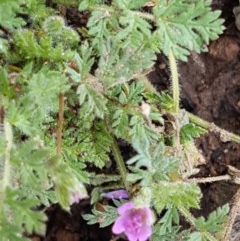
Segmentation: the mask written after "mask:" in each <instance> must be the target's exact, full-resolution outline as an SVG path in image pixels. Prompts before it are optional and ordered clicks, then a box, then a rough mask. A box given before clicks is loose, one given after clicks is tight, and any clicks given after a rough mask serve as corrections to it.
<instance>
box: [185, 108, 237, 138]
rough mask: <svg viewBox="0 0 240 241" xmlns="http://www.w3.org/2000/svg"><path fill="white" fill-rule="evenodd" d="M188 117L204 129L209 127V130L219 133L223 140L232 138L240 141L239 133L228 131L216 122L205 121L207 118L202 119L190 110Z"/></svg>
mask: <svg viewBox="0 0 240 241" xmlns="http://www.w3.org/2000/svg"><path fill="white" fill-rule="evenodd" d="M188 117H189V120H190V121H191V122H192V123H194V124H196V125H198V126H200V127H202V128H204V129H207V130H208V131H211V132H214V133H217V134H219V135H220V138H221V140H222V141H223V142H226V141H230V140H231V141H234V142H237V143H240V136H239V135H236V134H234V133H232V132H228V131H226V130H224V129H222V128H220V127H218V126H216V125H215V124H214V123H209V122H208V121H205V120H203V119H201V118H200V117H198V116H195V115H193V114H191V113H189V112H188Z"/></svg>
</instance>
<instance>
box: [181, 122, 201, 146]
mask: <svg viewBox="0 0 240 241" xmlns="http://www.w3.org/2000/svg"><path fill="white" fill-rule="evenodd" d="M203 133H204V130H203V129H202V128H201V127H199V126H196V125H195V124H193V123H188V124H186V125H184V126H182V128H181V129H180V140H181V143H184V142H187V141H191V140H193V139H194V138H197V137H200V136H201V134H203Z"/></svg>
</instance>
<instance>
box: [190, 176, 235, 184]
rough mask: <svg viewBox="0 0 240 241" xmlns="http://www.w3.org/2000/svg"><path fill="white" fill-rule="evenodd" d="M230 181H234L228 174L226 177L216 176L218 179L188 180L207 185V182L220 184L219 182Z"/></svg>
mask: <svg viewBox="0 0 240 241" xmlns="http://www.w3.org/2000/svg"><path fill="white" fill-rule="evenodd" d="M228 180H232V178H231V176H230V175H228V174H226V175H222V176H216V177H205V178H189V179H187V182H192V183H206V182H218V181H228Z"/></svg>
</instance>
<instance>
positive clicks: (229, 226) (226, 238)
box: [222, 188, 240, 241]
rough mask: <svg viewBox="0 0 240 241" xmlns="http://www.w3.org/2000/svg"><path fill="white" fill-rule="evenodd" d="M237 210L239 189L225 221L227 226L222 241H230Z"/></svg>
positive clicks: (239, 206)
mask: <svg viewBox="0 0 240 241" xmlns="http://www.w3.org/2000/svg"><path fill="white" fill-rule="evenodd" d="M239 208H240V188H238V190H237V192H236V194H235V195H234V198H233V205H232V208H231V211H230V213H229V215H228V221H227V225H226V229H225V232H224V236H223V239H222V241H229V240H230V236H231V231H232V227H233V224H234V221H235V219H236V216H237V213H238V211H239Z"/></svg>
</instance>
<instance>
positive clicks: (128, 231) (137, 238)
mask: <svg viewBox="0 0 240 241" xmlns="http://www.w3.org/2000/svg"><path fill="white" fill-rule="evenodd" d="M118 213H119V214H120V216H119V217H118V218H117V219H116V221H115V223H114V225H113V227H112V231H113V233H114V234H121V233H125V235H126V236H127V238H128V240H129V241H146V240H147V239H148V238H149V237H150V236H151V233H152V228H151V224H152V222H153V218H152V213H151V210H150V208H149V207H140V208H136V207H135V205H134V204H133V203H131V202H128V203H125V204H123V205H122V206H120V207H119V208H118Z"/></svg>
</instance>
